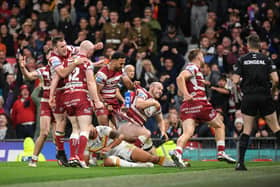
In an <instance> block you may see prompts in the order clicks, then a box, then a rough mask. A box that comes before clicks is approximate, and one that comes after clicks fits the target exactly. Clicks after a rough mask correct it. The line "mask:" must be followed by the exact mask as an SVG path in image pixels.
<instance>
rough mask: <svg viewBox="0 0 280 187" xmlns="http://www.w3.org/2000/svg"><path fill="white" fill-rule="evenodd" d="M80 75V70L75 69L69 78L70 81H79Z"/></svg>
mask: <svg viewBox="0 0 280 187" xmlns="http://www.w3.org/2000/svg"><path fill="white" fill-rule="evenodd" d="M79 73H80V69H79V68H75V69H74V70H73V72H72V73H71V74H70V75H69V77H68V79H69V81H78V80H79V77H78V75H79Z"/></svg>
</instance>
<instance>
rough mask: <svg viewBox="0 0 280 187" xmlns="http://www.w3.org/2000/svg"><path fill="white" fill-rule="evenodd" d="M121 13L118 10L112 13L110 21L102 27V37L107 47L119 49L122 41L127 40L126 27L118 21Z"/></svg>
mask: <svg viewBox="0 0 280 187" xmlns="http://www.w3.org/2000/svg"><path fill="white" fill-rule="evenodd" d="M118 19H119V15H118V13H117V12H111V13H110V22H109V23H106V22H104V25H103V27H102V31H101V33H102V38H103V40H104V41H105V49H106V48H113V49H115V50H117V49H118V48H119V46H120V45H121V43H123V42H125V41H124V39H125V37H126V36H125V28H124V26H123V24H121V23H119V22H118Z"/></svg>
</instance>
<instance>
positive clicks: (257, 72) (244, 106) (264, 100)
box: [233, 35, 280, 170]
mask: <svg viewBox="0 0 280 187" xmlns="http://www.w3.org/2000/svg"><path fill="white" fill-rule="evenodd" d="M248 49H249V53H247V54H246V55H244V56H241V57H240V58H239V60H238V62H237V64H236V67H235V71H234V75H233V82H234V83H235V84H237V83H239V81H240V77H242V81H241V90H242V92H243V97H242V101H241V112H242V117H243V119H244V129H243V133H242V134H241V136H240V139H239V144H238V162H237V165H236V168H235V169H236V170H247V168H246V167H245V164H244V157H245V152H246V149H247V146H248V143H249V138H250V134H251V131H252V129H253V126H254V123H255V116H256V115H258V114H260V115H261V116H263V117H264V118H265V121H266V122H267V124H268V126H269V127H270V129H271V130H272V131H273V132H274V133H275V135H276V137H277V139H278V141H279V140H280V127H279V123H278V120H277V116H276V112H275V106H274V101H273V98H272V96H271V91H272V94H273V96H278V83H279V77H278V74H277V69H276V66H275V65H274V64H273V62H272V61H271V59H270V58H268V57H266V56H264V55H263V54H261V53H260V52H259V49H260V39H259V37H258V36H257V35H250V36H249V37H248ZM270 80H272V90H271V82H270Z"/></svg>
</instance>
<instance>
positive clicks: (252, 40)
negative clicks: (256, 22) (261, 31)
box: [247, 34, 260, 49]
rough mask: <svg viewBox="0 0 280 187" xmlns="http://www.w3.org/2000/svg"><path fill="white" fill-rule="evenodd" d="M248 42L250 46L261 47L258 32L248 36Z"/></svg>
mask: <svg viewBox="0 0 280 187" xmlns="http://www.w3.org/2000/svg"><path fill="white" fill-rule="evenodd" d="M247 43H248V46H249V47H250V48H253V49H260V38H259V36H258V35H256V34H251V35H250V36H248V37H247Z"/></svg>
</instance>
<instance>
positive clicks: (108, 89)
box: [96, 65, 123, 101]
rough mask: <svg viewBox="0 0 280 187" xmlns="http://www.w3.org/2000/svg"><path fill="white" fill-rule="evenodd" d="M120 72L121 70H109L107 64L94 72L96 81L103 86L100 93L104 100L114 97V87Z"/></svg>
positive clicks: (116, 85) (116, 84)
mask: <svg viewBox="0 0 280 187" xmlns="http://www.w3.org/2000/svg"><path fill="white" fill-rule="evenodd" d="M122 74H123V73H122V71H117V72H116V71H113V70H110V69H109V66H108V65H106V66H104V67H102V68H101V69H100V70H99V71H98V72H97V73H96V83H97V84H99V85H102V86H103V88H102V90H100V93H101V96H102V98H103V99H104V100H105V101H107V100H110V99H115V98H116V89H117V87H118V83H119V82H120V79H121V77H122Z"/></svg>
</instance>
